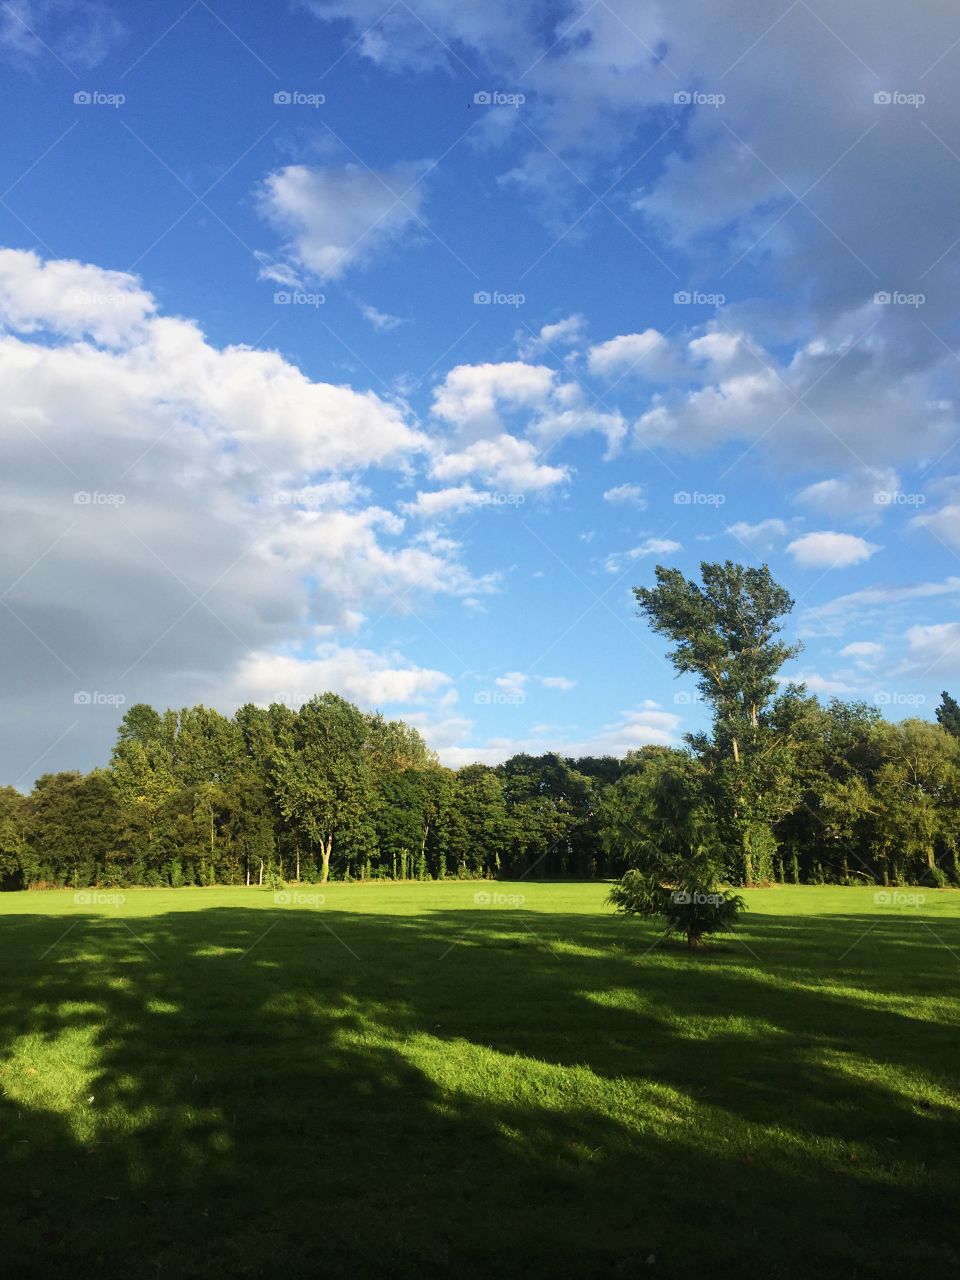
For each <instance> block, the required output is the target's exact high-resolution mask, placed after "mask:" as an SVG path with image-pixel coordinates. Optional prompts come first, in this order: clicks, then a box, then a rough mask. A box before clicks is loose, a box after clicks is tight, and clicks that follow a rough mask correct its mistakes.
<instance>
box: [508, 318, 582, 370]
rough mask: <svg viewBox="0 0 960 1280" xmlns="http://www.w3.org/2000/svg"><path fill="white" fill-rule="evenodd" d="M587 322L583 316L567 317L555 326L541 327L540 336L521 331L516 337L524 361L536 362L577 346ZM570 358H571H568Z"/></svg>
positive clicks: (518, 349) (546, 325)
mask: <svg viewBox="0 0 960 1280" xmlns="http://www.w3.org/2000/svg"><path fill="white" fill-rule="evenodd" d="M585 327H586V320H585V319H584V318H583V316H582V315H578V314H575V315H571V316H567V317H566V319H564V320H558V321H557V322H556V323H555V324H545V325H543V326H541V329H540V332H539V333H538V334H532V333H530V332H529V331H528V330H525V329H521V330H519V331H518V333H517V335H516V340H517V351H518V352H519V354H520V356H521V358H522V359H523V360H535V359H538V358H542V357H543V356H544V355H546V354H549V353H552V352H556V351H559V350H562V349H563V348H564V347H572V346H575V345H576V344H577V343H578V342H579V341H580V338H581V337H582V335H583V330H584V328H585ZM566 358H569V357H566Z"/></svg>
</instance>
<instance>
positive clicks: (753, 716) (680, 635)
mask: <svg viewBox="0 0 960 1280" xmlns="http://www.w3.org/2000/svg"><path fill="white" fill-rule="evenodd" d="M700 573H701V577H702V579H703V585H702V586H701V585H699V584H698V583H696V582H692V581H690V580H689V579H687V578H684V576H683V574H682V573H681V572H680V570H679V569H668V568H664V567H663V566H662V565H658V566H657V568H656V578H657V586H656V587H654V588H648V587H635V588H634V594H635V596H636V598H637V602H638V604H639V606H640V611H641V613H642V614H643V615H645V616H646V618H647V620H648V622H649V623H650V626H651V627H652V628H653V630H654V631H656V632H658V633H660V634H662V635H665V636H667V637H669V639H670V640H672V641H673V643H674V646H675V647H674V648H673V650H672V651H671V652H670V654H669V657H670V660H671V662H672V663H673V665H674V666H675V667H676V669H677V671H678V672H681V673H687V672H690V673H693V674H695V675H697V676H698V677H699V679H698V682H697V683H698V687H699V689H700V692H701V693H702V695H703V697H704V699H705V700H706V701H707V702H708V704H709V705H710V706H711V707H712V708H713V739H712V741H708V740H705V739H702V738H701V739H694V744H695V745H696V746H697V748H698V749H699V750H700V751H701V753H702V754H703V755H705V756H708V755H712V756H713V757H714V758H715V760H716V767H715V768H714V769H713V770H712V775H713V780H714V783H715V785H716V788H717V799H718V801H719V802H720V806H721V810H722V813H721V816H722V825H723V828H724V831H725V834H726V836H727V839H728V840H729V841H730V842H731V843H733V844H734V845H735V847H736V848H737V850H738V862H739V872H740V875H741V877H742V879H743V880H744V882H745V883H746V884H748V885H750V884H753V882H754V874H755V872H756V871H758V870H759V871H761V874H762V873H765V872H766V871H767V866H766V864H767V863H768V862H769V863H770V864H772V846H773V845H774V839H773V834H772V830H771V822H772V819H773V817H774V812H773V811H772V810H771V806H770V804H769V800H770V798H771V796H772V795H773V794H774V792H772V791H771V780H772V778H776V780H777V783H778V784H779V781H780V778H779V774H780V772H781V770H780V767H779V765H778V762H777V760H776V758H775V751H776V745H777V744H776V741H775V739H774V738H772V737H771V727H770V725H769V722H768V715H767V712H768V706H769V703H770V700H771V699H772V697H773V695H774V693H775V692H776V689H777V681H776V678H775V677H776V674H777V672H778V671H779V670H780V668H781V667H782V666H783V664H784V663H785V662H786V661H787V660H788V659H790V658H792V657H794V656H796V654H797V653H799V651H800V646H799V645H787V644H785V643H783V641H781V640H778V639H777V636H778V635H779V633H780V631H781V627H780V624H779V622H778V619H779V618H781V617H782V616H783V615H784V614H785V613H788V612H789V611H790V609H791V608H792V607H793V600H792V599H791V597H790V595H789V593H788V592H787V591H786V590H785V589H784V588H783V587H781V586H780V585H779V584H778V583H776V582H775V581H774V580H773V577H772V576H771V574H770V570H769V569H768V568H767V566H766V565H764V566H763V567H762V568H760V569H752V568H745V567H744V566H743V565H738V564H734V563H733V561H731V560H727V561H725V562H724V563H723V564H710V563H708V562H706V561H704V562H703V563H701V565H700ZM723 761H726V762H727V763H726V765H724V764H723ZM758 861H760V862H761V866H760V867H758V865H757V864H758Z"/></svg>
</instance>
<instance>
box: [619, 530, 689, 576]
mask: <svg viewBox="0 0 960 1280" xmlns="http://www.w3.org/2000/svg"><path fill="white" fill-rule="evenodd" d="M680 550H682V544H681V543H679V542H674V541H673V539H672V538H645V539H644V541H643V542H641V543H640V545H639V546H636V547H631V548H630V549H629V550H628V551H615V552H614V553H613V554H612V555H609V556H608V557H607V559H606V562H605V564H604V568H605V569H606V571H607V573H619V572H620V571H621V569H624V568H625V567H626V566H627V565H628V564H629V563H630V562H631V561H633V560H642V559H644V558H645V557H646V556H669V555H672V554H673V552H674V551H680Z"/></svg>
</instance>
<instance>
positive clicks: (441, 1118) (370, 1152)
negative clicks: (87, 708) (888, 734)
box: [0, 883, 960, 1280]
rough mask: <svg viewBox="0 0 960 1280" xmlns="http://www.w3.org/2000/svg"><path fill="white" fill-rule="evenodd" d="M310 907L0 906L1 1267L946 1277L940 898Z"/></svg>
mask: <svg viewBox="0 0 960 1280" xmlns="http://www.w3.org/2000/svg"><path fill="white" fill-rule="evenodd" d="M302 891H303V892H304V893H316V892H319V890H317V889H315V888H313V887H310V886H302ZM484 891H489V892H492V893H500V894H523V895H525V897H526V900H525V902H523V903H522V904H521V905H477V904H475V902H474V895H475V894H476V893H478V892H484ZM323 892H324V894H325V897H326V901H325V903H324V904H323V905H318V906H312V905H296V904H292V905H280V906H278V905H275V903H274V900H273V895H272V894H271V893H269V892H267V891H266V890H256V889H251V890H245V889H210V890H204V889H184V890H174V891H156V890H154V891H151V890H139V891H138V890H127V891H126V893H125V901H124V902H123V903H122V904H121V905H119V906H117V905H111V904H108V903H92V904H85V903H81V904H76V903H75V902H74V899H73V895H72V893H69V892H64V893H44V894H40V893H34V894H28V893H21V894H7V895H0V975H2V988H0V992H2V994H0V1019H2V1056H0V1165H2V1168H3V1174H2V1175H0V1176H2V1178H3V1185H2V1188H0V1189H2V1197H0V1242H2V1244H0V1251H2V1254H3V1255H4V1256H5V1258H6V1262H5V1263H0V1271H2V1274H3V1275H4V1277H6V1276H23V1277H34V1276H36V1277H44V1280H46V1277H71V1280H75V1278H76V1277H80V1276H87V1275H90V1276H103V1277H114V1276H116V1277H121V1276H122V1277H124V1278H125V1280H126V1278H127V1277H130V1276H147V1277H160V1278H161V1280H163V1278H166V1277H198V1278H199V1277H205V1278H207V1277H214V1278H219V1277H244V1276H271V1277H272V1276H282V1277H288V1276H290V1277H297V1276H328V1275H329V1276H331V1277H332V1276H338V1277H340V1276H350V1277H353V1276H360V1277H366V1276H378V1277H379V1276H388V1275H389V1276H397V1277H407V1276H409V1277H415V1276H416V1277H424V1276H434V1275H442V1274H446V1275H457V1276H460V1277H488V1276H507V1277H512V1276H522V1277H530V1278H531V1280H532V1278H535V1277H583V1278H586V1277H591V1278H592V1277H607V1276H609V1277H623V1278H628V1277H634V1276H677V1277H681V1276H692V1275H698V1276H705V1277H706V1276H709V1277H714V1276H720V1277H723V1276H745V1277H746V1276H750V1277H761V1276H762V1277H781V1276H782V1277H798V1276H807V1275H809V1276H817V1277H824V1278H831V1277H837V1278H843V1280H861V1278H863V1277H880V1276H890V1277H893V1276H897V1277H910V1276H926V1275H930V1274H934V1275H945V1274H947V1275H949V1274H956V1273H957V1268H958V1266H960V1252H958V1249H960V1246H958V1239H957V1226H956V1223H957V1212H956V1208H957V1171H958V1152H960V1141H958V1138H960V1126H958V1120H960V1083H958V1080H957V1068H958V1063H960V1036H958V1021H960V1019H958V1013H960V1000H958V983H957V980H958V976H960V894H958V893H950V892H930V891H928V892H927V893H926V898H925V901H924V902H923V903H922V905H920V906H919V907H911V906H908V905H905V904H903V903H900V904H896V903H895V904H892V905H880V906H878V905H876V904H875V903H874V899H873V891H871V890H860V889H839V888H792V887H791V888H780V889H773V890H758V891H753V892H748V893H746V895H745V896H746V897H747V900H748V903H749V907H750V911H749V914H748V916H747V917H746V918H745V920H744V922H743V925H742V926H741V928H740V929H739V930H738V932H737V934H736V935H734V936H733V937H730V938H727V939H724V940H720V941H718V942H717V943H715V944H713V945H712V946H711V947H710V948H709V949H708V950H706V951H705V952H703V953H700V954H688V953H687V952H686V950H685V949H684V948H683V947H682V946H681V945H680V944H679V943H670V942H661V943H659V944H658V945H654V944H655V942H656V939H657V936H658V931H657V930H656V929H655V927H654V926H653V925H652V924H648V923H640V922H637V921H634V920H628V919H625V918H623V917H616V916H613V915H612V914H611V913H610V911H609V909H608V908H606V907H605V906H604V898H605V895H606V892H607V890H606V887H605V886H603V885H597V884H547V885H536V884H529V883H526V884H516V885H509V884H500V885H476V884H465V883H451V884H426V885H390V884H387V885H377V886H374V885H365V886H364V885H342V884H338V885H331V886H328V887H327V888H326V889H325V890H324V891H323Z"/></svg>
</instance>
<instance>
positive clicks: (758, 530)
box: [727, 516, 790, 551]
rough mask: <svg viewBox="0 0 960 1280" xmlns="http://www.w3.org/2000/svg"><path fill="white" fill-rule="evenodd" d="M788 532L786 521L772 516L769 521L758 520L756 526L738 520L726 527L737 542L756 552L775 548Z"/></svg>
mask: <svg viewBox="0 0 960 1280" xmlns="http://www.w3.org/2000/svg"><path fill="white" fill-rule="evenodd" d="M789 532H790V527H789V525H788V524H787V522H786V520H781V519H779V518H778V517H776V516H772V517H771V518H770V519H769V520H760V521H758V522H757V523H756V524H750V523H749V521H747V520H739V521H738V522H737V523H736V524H731V525H728V526H727V533H729V534H730V535H731V537H734V538H736V539H737V541H738V542H744V543H746V545H747V546H748V547H751V548H753V549H755V550H757V551H769V550H770V548H771V547H774V546H776V544H777V542H778V540H779V539H781V538H785V537H786V536H787V534H788V533H789Z"/></svg>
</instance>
